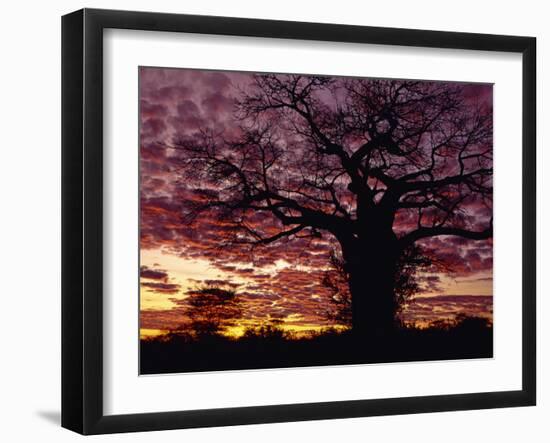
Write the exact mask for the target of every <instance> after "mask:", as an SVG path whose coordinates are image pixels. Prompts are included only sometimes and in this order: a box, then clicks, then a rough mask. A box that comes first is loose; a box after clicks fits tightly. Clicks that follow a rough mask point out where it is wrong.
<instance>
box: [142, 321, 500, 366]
mask: <svg viewBox="0 0 550 443" xmlns="http://www.w3.org/2000/svg"><path fill="white" fill-rule="evenodd" d="M492 356H493V328H492V325H491V324H490V323H488V322H487V321H486V320H484V319H481V318H464V319H462V320H461V321H459V322H455V323H454V324H452V325H449V324H445V323H442V324H438V325H437V324H436V325H434V326H432V327H431V328H427V329H416V328H412V327H408V328H401V329H399V330H397V331H396V332H395V333H394V334H392V335H391V336H385V337H384V338H377V339H371V340H368V339H367V338H358V337H355V336H354V335H353V333H352V332H351V331H350V332H344V333H337V332H335V331H328V332H327V333H324V334H321V335H316V336H314V337H312V338H302V339H293V340H288V339H286V338H285V334H284V333H283V332H282V331H280V330H277V329H269V328H268V329H264V330H260V331H256V332H255V333H249V334H248V335H247V336H246V337H244V338H241V339H228V338H225V337H224V336H220V335H211V336H205V337H201V338H200V339H193V338H192V337H190V336H189V335H186V334H175V333H173V334H169V335H166V336H161V337H157V338H154V339H145V340H141V346H140V373H141V374H162V373H175V372H198V371H221V370H231V369H233V370H236V369H265V368H285V367H303V366H323V365H342V364H364V363H390V362H407V361H429V360H456V359H471V358H491V357H492Z"/></svg>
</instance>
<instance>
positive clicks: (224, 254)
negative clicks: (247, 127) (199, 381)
mask: <svg viewBox="0 0 550 443" xmlns="http://www.w3.org/2000/svg"><path fill="white" fill-rule="evenodd" d="M139 81H140V87H139V88H140V90H139V95H140V114H139V118H140V180H141V181H140V204H141V212H140V217H141V220H140V233H141V240H140V247H141V252H140V260H141V269H140V282H141V285H140V286H141V292H140V309H141V316H140V318H141V334H142V336H145V335H148V334H154V333H157V332H158V331H166V330H168V329H170V328H174V327H177V326H178V325H180V324H181V323H183V322H184V320H185V310H186V307H185V298H186V294H185V293H186V291H187V290H189V289H192V288H194V287H196V286H197V285H200V284H210V285H217V284H220V283H224V284H226V285H228V286H229V287H231V288H233V289H235V291H236V292H237V294H238V296H239V297H240V299H241V300H242V301H243V303H244V312H243V318H242V319H241V320H240V322H239V326H237V327H236V328H234V330H233V331H232V332H233V333H235V334H239V332H241V331H242V330H243V329H244V328H245V327H247V326H257V325H259V324H261V323H263V322H267V321H269V320H278V321H282V326H283V327H284V328H285V329H289V330H293V331H300V330H311V329H319V328H320V327H324V326H330V325H333V324H332V323H331V322H330V321H329V320H327V319H326V318H325V317H324V315H323V312H324V311H325V310H326V309H327V306H328V297H329V296H330V295H329V294H328V292H327V289H326V288H324V287H323V286H322V285H321V279H322V277H323V274H324V272H325V271H326V269H327V268H328V266H329V256H330V252H331V251H332V250H333V249H334V248H335V247H336V245H335V242H334V241H333V240H331V239H330V238H328V237H323V238H308V239H306V238H286V239H281V240H280V241H277V242H275V243H273V244H269V245H266V246H261V247H258V248H256V249H254V250H253V251H249V250H248V249H246V250H245V249H244V248H241V249H239V248H220V247H218V246H219V245H220V238H221V237H222V236H223V233H224V230H225V226H224V224H223V223H221V222H219V221H217V220H215V219H210V218H208V217H203V218H199V219H198V220H196V222H195V225H194V226H190V225H188V224H186V223H184V222H183V221H182V201H188V200H192V199H197V198H199V197H197V195H195V194H193V193H192V192H191V187H190V186H189V183H186V181H185V179H184V178H183V177H182V176H181V174H180V173H179V171H178V162H177V161H176V160H177V159H176V158H175V156H174V153H173V152H172V151H171V150H170V149H168V148H166V146H167V145H170V144H171V143H172V142H173V140H174V139H177V138H180V137H185V136H192V134H193V133H195V132H196V131H198V130H199V129H201V128H204V127H207V128H211V129H214V130H215V131H217V132H220V133H221V132H222V131H224V133H228V134H231V133H232V131H234V126H235V125H234V117H233V111H234V97H236V96H237V95H238V94H239V91H240V90H246V88H247V87H248V85H249V83H250V81H251V74H245V73H228V72H215V71H197V70H185V69H163V68H140V70H139ZM464 88H465V90H466V93H467V94H471V96H472V97H475V98H476V99H478V100H482V101H483V100H485V101H487V102H491V101H492V87H491V86H490V85H465V86H464ZM258 223H269V222H268V221H265V220H258ZM423 246H424V247H425V248H426V249H427V250H429V251H432V252H433V253H434V254H435V255H436V256H437V257H438V259H439V260H441V261H442V262H444V263H445V264H446V267H447V269H448V271H447V272H443V271H439V272H438V273H429V274H423V275H421V276H420V283H421V287H422V291H421V292H420V293H419V294H418V295H417V296H416V298H417V303H415V304H413V305H411V306H410V307H409V308H408V309H406V310H405V312H404V317H405V319H407V320H410V321H415V320H435V319H441V318H452V317H453V316H454V315H455V314H456V313H458V312H464V313H467V314H482V315H486V316H489V317H492V295H493V279H492V265H493V260H492V257H493V251H492V240H483V241H473V240H466V239H464V238H458V237H445V236H441V237H435V238H431V239H428V240H425V241H424V242H423ZM472 296H478V297H472ZM481 296H483V297H481Z"/></svg>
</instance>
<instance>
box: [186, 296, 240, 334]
mask: <svg viewBox="0 0 550 443" xmlns="http://www.w3.org/2000/svg"><path fill="white" fill-rule="evenodd" d="M187 295H188V298H187V299H186V305H187V306H188V309H187V312H186V314H187V316H188V317H189V320H190V323H189V329H191V331H192V333H193V334H194V335H195V336H197V337H201V336H208V335H219V334H223V333H224V332H227V329H228V328H229V327H231V326H234V325H235V323H236V320H237V319H238V318H239V317H240V316H241V313H242V308H241V302H240V300H239V298H238V296H237V293H236V292H235V291H234V290H232V289H225V288H220V287H214V286H204V287H198V288H195V289H192V290H189V291H187ZM186 329H187V328H186Z"/></svg>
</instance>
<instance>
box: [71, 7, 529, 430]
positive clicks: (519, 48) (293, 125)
mask: <svg viewBox="0 0 550 443" xmlns="http://www.w3.org/2000/svg"><path fill="white" fill-rule="evenodd" d="M535 50H536V42H535V39H534V38H531V37H515V36H497V35H484V34H465V33H452V32H436V31H420V30H408V29H388V28H373V27H358V26H348V25H336V24H318V23H298V22H280V21H269V20H255V19H254V20H252V19H243V18H227V17H207V16H190V15H175V14H159V13H148V12H124V11H108V10H90V9H84V10H80V11H77V12H74V13H72V14H69V15H66V16H64V17H63V20H62V56H63V66H62V76H63V78H62V91H63V94H62V105H63V115H62V120H63V127H62V135H63V137H62V138H63V146H62V151H63V155H62V159H63V165H62V171H63V214H62V216H63V217H62V218H63V228H62V231H63V246H62V247H63V276H62V278H63V303H62V307H63V312H62V321H63V324H62V335H63V337H62V359H63V361H62V371H63V374H62V425H63V426H64V427H66V428H68V429H71V430H73V431H76V432H79V433H82V434H101V433H114V432H130V431H148V430H161V429H176V428H190V427H204V426H226V425H237V424H251V423H269V422H283V421H298V420H316V419H329V418H345V417H360V416H374V415H388V414H409V413H421V412H433V411H453V410H464V409H483V408H497V407H514V406H530V405H534V404H535V402H536V373H535V368H536V355H535V348H536V346H535V335H536V334H535V331H536V326H535V318H536V316H535V306H536V293H535V259H536V252H535V245H536V237H535V232H536V226H535V224H536V223H535V220H536V217H535V201H536V198H535V192H536V190H535V129H536V128H535V121H536V119H535V111H536V106H535V72H536V70H535V58H536V57H535Z"/></svg>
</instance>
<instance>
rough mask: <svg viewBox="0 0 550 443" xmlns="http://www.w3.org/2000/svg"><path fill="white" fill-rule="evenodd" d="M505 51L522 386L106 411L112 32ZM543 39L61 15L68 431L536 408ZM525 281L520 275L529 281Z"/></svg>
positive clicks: (106, 13) (88, 12)
mask: <svg viewBox="0 0 550 443" xmlns="http://www.w3.org/2000/svg"><path fill="white" fill-rule="evenodd" d="M107 28H118V29H133V30H148V31H171V32H180V33H181V32H184V33H198V34H216V35H226V36H248V37H268V38H280V39H301V40H317V41H327V42H352V43H369V44H378V45H399V46H411V47H424V48H454V49H469V50H480V51H501V52H509V53H519V54H521V55H522V66H523V80H522V82H523V85H522V88H523V98H522V100H523V105H522V106H523V120H522V137H523V138H522V143H523V146H522V155H523V164H522V186H523V189H522V193H523V214H522V220H523V246H522V247H523V251H522V252H523V257H522V263H523V268H522V276H521V278H522V288H523V290H522V322H523V323H522V389H520V390H516V391H503V392H479V393H468V394H456V395H435V396H419V397H403V398H391V399H369V400H356V401H331V402H323V403H307V404H286V405H285V404H282V405H265V406H260V407H235V408H223V409H208V410H190V411H167V412H160V413H141V414H130V415H105V414H104V412H103V406H102V405H103V375H102V374H103V334H102V327H103V318H102V316H103V299H102V290H103V289H102V284H103V279H102V269H103V246H102V245H103V231H102V223H103V199H102V195H103V192H102V191H103V166H102V165H103V148H102V138H103V121H102V120H103V111H102V106H103V88H102V84H103V38H102V36H103V30H104V29H107ZM535 61H536V39H535V38H532V37H515V36H502V35H484V34H470V33H456V32H440V31H421V30H411V29H390V28H377V27H363V26H348V25H336V24H319V23H300V22H283V21H273V20H256V19H243V18H228V17H209V16H194V15H178V14H163V13H149V12H126V11H110V10H97V9H83V10H79V11H76V12H73V13H71V14H68V15H65V16H64V17H63V18H62V201H63V203H62V426H63V427H65V428H68V429H71V430H73V431H76V432H79V433H82V434H104V433H116V432H132V431H152V430H162V429H179V428H194V427H210V426H227V425H239V424H253V423H272V422H285V421H300V420H319V419H330V418H346V417H362V416H379V415H391V414H412V413H424V412H436V411H457V410H467V409H485V408H501V407H514V406H529V405H535V403H536V353H535V350H536V342H535V338H536V316H535V310H536V279H535V277H536V276H535V272H536V271H535V263H536V214H535V211H536V207H535V204H536V177H535V171H536V164H535V161H536V160H535V140H536V137H535V131H536V119H535V116H536V102H535V98H536V97H535V93H536V91H535V84H536V69H535ZM518 278H519V275H518Z"/></svg>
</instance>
